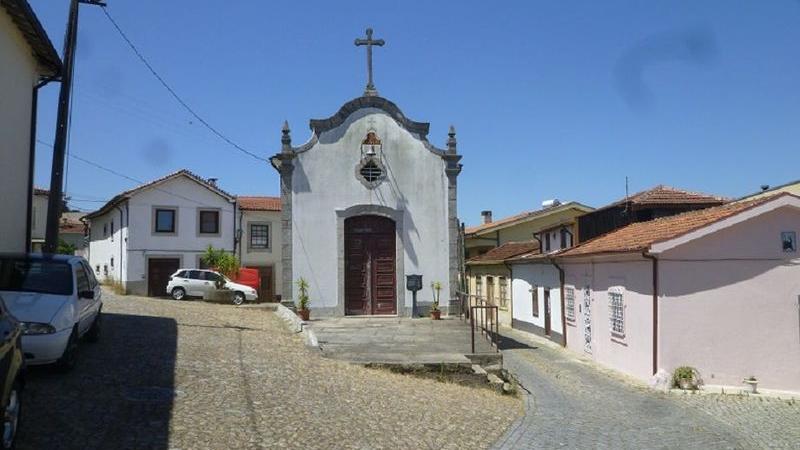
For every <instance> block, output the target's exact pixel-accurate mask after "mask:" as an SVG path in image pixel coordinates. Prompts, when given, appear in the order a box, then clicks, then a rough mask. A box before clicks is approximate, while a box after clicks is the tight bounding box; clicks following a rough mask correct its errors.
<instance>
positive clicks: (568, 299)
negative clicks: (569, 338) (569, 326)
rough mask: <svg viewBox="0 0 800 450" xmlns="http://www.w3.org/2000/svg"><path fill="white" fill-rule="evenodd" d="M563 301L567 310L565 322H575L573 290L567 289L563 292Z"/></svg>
mask: <svg viewBox="0 0 800 450" xmlns="http://www.w3.org/2000/svg"><path fill="white" fill-rule="evenodd" d="M564 300H565V303H566V309H567V320H569V321H574V320H575V289H574V288H571V287H568V288H566V289H565V290H564Z"/></svg>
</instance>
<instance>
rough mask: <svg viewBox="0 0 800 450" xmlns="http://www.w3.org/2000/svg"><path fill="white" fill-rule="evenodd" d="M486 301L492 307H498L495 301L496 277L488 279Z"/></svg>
mask: <svg viewBox="0 0 800 450" xmlns="http://www.w3.org/2000/svg"><path fill="white" fill-rule="evenodd" d="M486 301H487V302H488V303H489V304H490V305H497V303H495V301H494V277H486Z"/></svg>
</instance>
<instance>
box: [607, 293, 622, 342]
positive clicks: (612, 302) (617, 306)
mask: <svg viewBox="0 0 800 450" xmlns="http://www.w3.org/2000/svg"><path fill="white" fill-rule="evenodd" d="M608 310H609V311H608V316H609V319H610V321H611V332H612V333H613V334H617V335H624V334H625V304H624V300H623V298H622V291H619V290H609V291H608Z"/></svg>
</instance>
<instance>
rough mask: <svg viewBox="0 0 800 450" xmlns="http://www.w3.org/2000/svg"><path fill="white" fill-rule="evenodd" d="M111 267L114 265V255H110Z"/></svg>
mask: <svg viewBox="0 0 800 450" xmlns="http://www.w3.org/2000/svg"><path fill="white" fill-rule="evenodd" d="M111 267H114V257H113V256H112V257H111Z"/></svg>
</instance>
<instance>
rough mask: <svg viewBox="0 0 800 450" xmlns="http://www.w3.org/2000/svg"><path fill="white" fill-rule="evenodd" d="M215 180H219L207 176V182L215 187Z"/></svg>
mask: <svg viewBox="0 0 800 450" xmlns="http://www.w3.org/2000/svg"><path fill="white" fill-rule="evenodd" d="M217 180H219V178H209V179H208V184H210V185H212V186H214V187H217Z"/></svg>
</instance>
